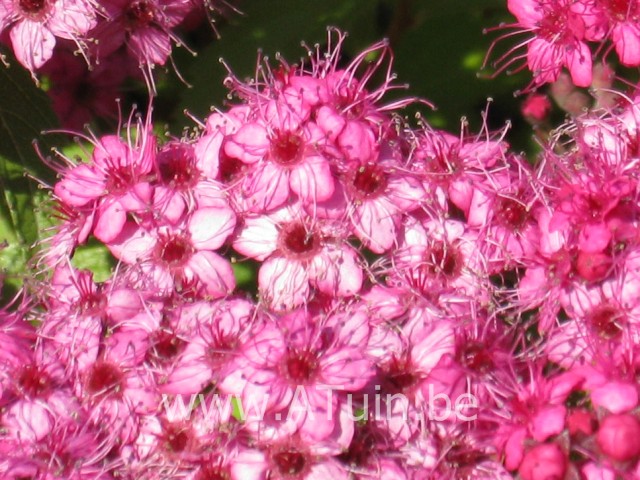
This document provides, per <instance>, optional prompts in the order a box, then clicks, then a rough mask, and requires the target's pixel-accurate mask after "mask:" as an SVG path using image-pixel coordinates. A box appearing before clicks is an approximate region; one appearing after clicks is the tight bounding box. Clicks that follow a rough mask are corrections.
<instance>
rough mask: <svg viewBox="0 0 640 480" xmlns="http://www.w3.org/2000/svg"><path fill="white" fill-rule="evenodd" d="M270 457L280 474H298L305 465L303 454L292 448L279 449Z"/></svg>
mask: <svg viewBox="0 0 640 480" xmlns="http://www.w3.org/2000/svg"><path fill="white" fill-rule="evenodd" d="M272 459H273V463H274V464H275V466H276V468H277V469H278V471H279V473H280V474H281V475H299V474H300V473H302V472H303V471H304V470H305V467H306V465H307V460H306V458H305V456H304V454H303V453H301V452H299V451H297V450H294V449H287V450H281V451H279V452H277V453H275V454H273V456H272Z"/></svg>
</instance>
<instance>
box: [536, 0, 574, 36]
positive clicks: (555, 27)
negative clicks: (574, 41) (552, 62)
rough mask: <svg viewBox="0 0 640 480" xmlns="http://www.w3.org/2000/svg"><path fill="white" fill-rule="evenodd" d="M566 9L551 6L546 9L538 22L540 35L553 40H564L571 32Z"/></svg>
mask: <svg viewBox="0 0 640 480" xmlns="http://www.w3.org/2000/svg"><path fill="white" fill-rule="evenodd" d="M567 20H568V19H567V13H566V11H565V9H563V8H561V7H558V6H555V5H554V6H551V7H550V8H549V9H546V11H545V13H544V16H543V17H542V19H541V20H540V21H539V22H538V27H539V30H538V35H539V36H540V37H541V38H544V39H545V40H549V41H551V42H558V43H559V42H562V39H564V38H565V37H566V36H567V35H568V34H569V26H568V21H567Z"/></svg>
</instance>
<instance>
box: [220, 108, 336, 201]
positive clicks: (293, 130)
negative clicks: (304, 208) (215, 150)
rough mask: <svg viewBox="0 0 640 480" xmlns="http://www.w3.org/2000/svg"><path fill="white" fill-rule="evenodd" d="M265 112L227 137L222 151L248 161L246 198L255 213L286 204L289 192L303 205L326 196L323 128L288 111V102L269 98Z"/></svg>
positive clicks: (330, 184) (329, 188)
mask: <svg viewBox="0 0 640 480" xmlns="http://www.w3.org/2000/svg"><path fill="white" fill-rule="evenodd" d="M261 109H263V110H264V113H262V114H261V116H260V117H259V118H255V119H250V121H249V122H248V123H245V124H244V125H243V126H242V127H240V129H239V130H238V131H237V132H236V133H234V134H232V135H231V136H230V137H228V138H227V139H226V140H225V143H224V153H225V155H227V156H229V157H231V158H237V159H239V160H240V161H242V162H243V163H245V164H248V165H251V168H249V169H248V170H247V176H246V177H245V179H244V181H243V190H244V191H245V194H246V196H247V197H248V198H247V202H248V203H249V206H250V208H252V210H254V211H259V212H261V211H267V210H271V209H273V208H277V207H279V206H281V205H282V204H283V203H285V202H286V201H287V200H288V199H289V197H290V192H293V193H295V194H296V195H298V197H299V198H300V200H301V201H302V203H304V204H305V205H314V204H315V203H317V202H318V201H323V200H327V199H328V198H329V197H331V195H332V194H333V189H334V180H333V176H332V174H331V170H330V168H329V162H328V160H327V159H326V158H325V157H324V155H323V152H322V150H321V149H322V146H323V144H324V143H326V141H327V139H326V136H325V134H324V132H323V131H322V130H321V129H320V128H319V127H318V126H317V125H316V124H315V123H314V122H312V121H309V119H308V118H307V115H308V112H299V111H295V110H293V109H292V107H291V106H290V105H288V104H287V103H286V101H282V103H280V102H279V101H278V100H272V101H270V102H269V103H268V104H267V105H264V106H262V107H261Z"/></svg>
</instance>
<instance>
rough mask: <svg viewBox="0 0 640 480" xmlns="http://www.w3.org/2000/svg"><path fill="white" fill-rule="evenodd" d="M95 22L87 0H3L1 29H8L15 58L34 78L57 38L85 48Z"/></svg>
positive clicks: (92, 7)
mask: <svg viewBox="0 0 640 480" xmlns="http://www.w3.org/2000/svg"><path fill="white" fill-rule="evenodd" d="M95 24H96V10H95V5H94V4H93V3H91V2H88V1H85V0H21V1H12V0H2V2H0V32H3V31H5V30H6V31H8V32H9V38H10V39H11V46H12V47H13V52H14V54H15V56H16V58H17V59H18V61H19V62H20V63H21V64H22V65H24V66H25V67H26V68H27V69H28V70H29V71H30V72H31V74H32V75H33V76H34V78H35V72H36V71H37V70H38V69H39V68H40V67H42V66H43V65H44V64H45V63H46V62H47V61H48V60H50V59H51V57H52V56H53V50H54V48H55V46H56V42H57V41H56V38H61V39H67V40H72V41H74V42H75V43H76V44H77V46H78V47H80V48H81V49H85V50H86V45H84V44H83V40H84V37H85V35H86V34H87V33H88V32H89V30H90V29H91V28H93V27H94V26H95Z"/></svg>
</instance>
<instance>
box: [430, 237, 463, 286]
mask: <svg viewBox="0 0 640 480" xmlns="http://www.w3.org/2000/svg"><path fill="white" fill-rule="evenodd" d="M425 261H426V267H427V272H428V273H429V274H431V275H434V276H438V275H443V276H445V277H447V278H449V279H451V280H454V279H456V278H458V277H459V276H460V273H462V267H463V266H464V258H463V256H462V253H461V252H460V250H459V248H458V247H457V245H455V244H452V243H445V242H437V243H435V244H434V245H433V246H431V248H429V250H428V251H427V253H426V257H425Z"/></svg>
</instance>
